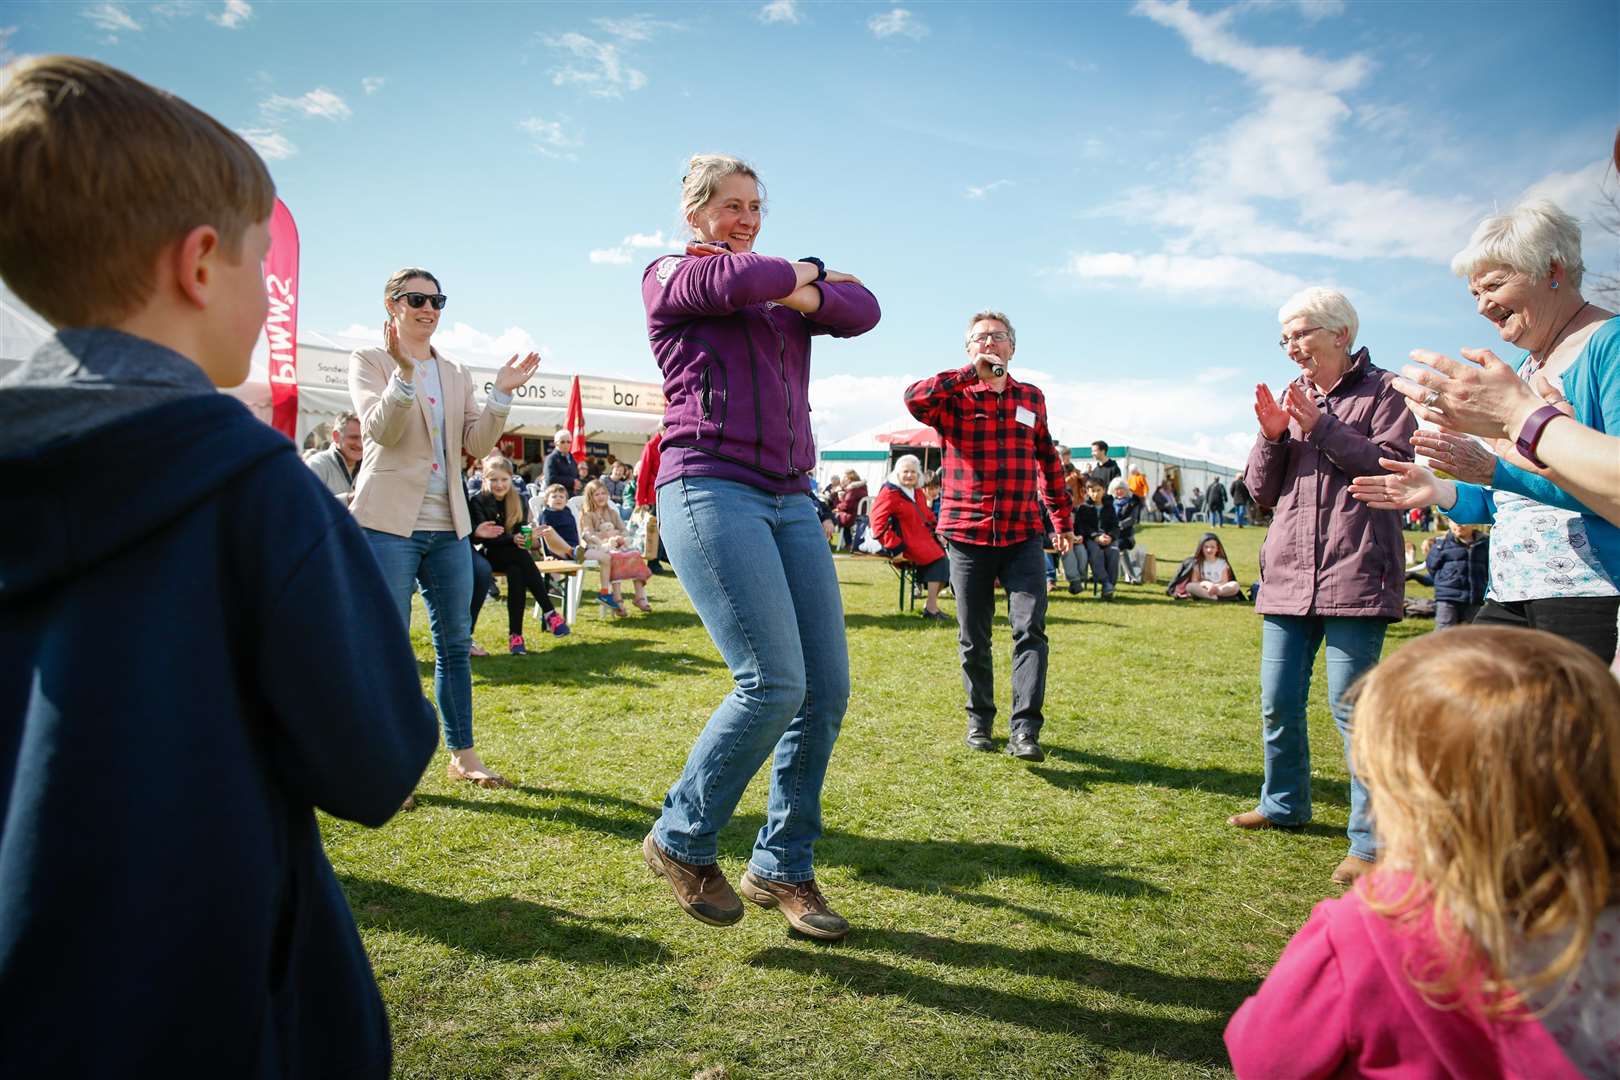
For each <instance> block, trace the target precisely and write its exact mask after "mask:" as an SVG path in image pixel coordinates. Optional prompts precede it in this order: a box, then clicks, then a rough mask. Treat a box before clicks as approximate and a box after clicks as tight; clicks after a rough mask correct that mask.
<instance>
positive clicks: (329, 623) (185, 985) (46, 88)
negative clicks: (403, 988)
mask: <svg viewBox="0 0 1620 1080" xmlns="http://www.w3.org/2000/svg"><path fill="white" fill-rule="evenodd" d="M0 191H4V192H5V197H4V198H3V199H0V276H3V277H4V278H5V280H6V282H7V284H9V285H10V286H11V288H12V289H13V290H14V291H15V292H16V294H17V295H18V297H20V298H21V299H22V300H23V301H24V302H25V303H27V304H29V305H30V306H31V307H33V308H34V310H36V311H38V312H39V313H40V314H41V315H43V316H44V317H45V318H46V319H48V320H49V321H50V322H51V323H52V325H53V326H55V327H56V330H57V332H56V334H55V336H53V337H52V338H51V339H50V340H49V341H48V342H46V343H45V344H44V345H43V346H41V347H40V349H39V350H38V351H37V352H36V353H35V354H34V355H33V356H32V357H31V358H30V359H29V360H28V361H27V362H26V363H24V364H23V366H22V367H21V368H20V369H18V370H17V371H15V372H13V373H12V374H11V375H10V376H8V377H7V378H6V379H4V380H3V381H0V520H3V521H5V522H6V523H7V524H6V527H5V528H4V529H3V530H0V656H3V657H5V662H4V663H3V664H0V1015H3V1016H4V1017H5V1020H4V1022H3V1023H0V1076H8V1077H9V1076H15V1077H24V1076H50V1077H107V1076H154V1075H163V1076H218V1077H227V1076H228V1077H304V1076H310V1077H313V1076H343V1077H348V1078H361V1077H367V1078H370V1077H376V1078H381V1077H385V1076H387V1074H388V1071H389V1066H390V1056H391V1051H390V1045H389V1036H388V1021H387V1017H386V1015H385V1013H384V1011H383V1003H382V999H381V996H380V994H379V993H378V990H377V985H376V981H375V979H374V977H373V975H372V972H371V968H370V965H369V963H368V962H367V960H366V955H365V952H364V951H363V950H362V948H361V945H360V938H359V934H358V933H357V932H356V930H355V925H354V919H353V917H352V915H351V914H350V913H349V909H348V905H347V903H346V901H345V900H344V896H343V893H342V892H341V891H340V890H339V888H338V883H337V879H336V878H335V877H334V875H333V873H332V868H331V866H330V864H328V862H327V861H326V856H325V854H324V853H323V851H322V849H321V838H320V833H319V831H318V829H317V827H316V821H315V814H314V808H315V807H320V808H321V809H323V810H325V811H327V812H328V813H331V814H334V815H337V816H338V817H343V818H348V819H350V820H353V821H358V822H362V823H364V824H367V825H373V826H375V825H381V824H382V823H383V822H385V821H386V820H388V818H389V817H390V816H391V815H392V814H393V813H394V811H395V810H396V809H398V807H399V806H400V804H401V802H402V801H403V800H404V799H405V798H406V796H408V795H409V794H410V792H411V789H412V788H413V787H414V786H415V784H416V781H417V779H418V778H419V777H420V775H421V772H422V768H423V766H424V765H425V764H426V763H427V760H428V756H429V755H430V754H431V753H432V751H433V748H434V745H435V741H436V732H435V729H434V720H433V711H432V708H431V707H430V706H429V705H428V704H427V702H426V701H425V700H424V698H423V696H422V688H421V681H420V679H419V677H418V675H417V670H416V662H415V659H414V657H413V656H412V653H411V649H410V645H409V641H408V639H407V637H406V631H405V627H404V626H403V625H402V624H401V623H400V620H399V614H398V612H397V610H396V609H395V607H394V604H393V601H392V600H391V599H390V597H389V595H388V591H387V588H386V587H385V585H384V583H383V580H382V576H381V574H380V573H379V571H378V570H377V567H376V564H375V561H374V559H373V557H372V555H371V551H370V549H369V547H368V546H367V544H366V541H365V539H364V538H363V537H362V536H361V533H360V530H359V528H358V527H357V526H356V525H355V524H354V522H353V521H352V520H351V519H350V517H349V515H348V514H347V513H346V512H345V511H344V509H343V507H342V506H341V504H339V503H338V502H337V501H336V500H334V499H333V498H332V497H331V496H330V495H328V494H327V493H326V490H325V489H324V488H323V487H322V486H321V484H320V481H319V480H317V479H316V478H315V476H314V474H313V473H311V472H310V471H309V470H308V469H307V468H305V467H304V465H303V464H302V463H301V462H300V461H299V459H298V454H297V453H296V451H295V449H294V447H293V444H292V443H291V442H289V441H288V440H287V439H286V438H285V437H283V436H282V435H280V434H278V433H276V432H275V431H273V430H271V429H270V428H268V427H266V426H265V425H264V424H261V423H260V422H258V421H257V420H255V419H254V418H253V417H252V415H251V414H249V413H248V412H247V410H246V409H245V408H243V407H242V405H241V404H240V403H238V402H237V401H235V400H234V399H232V398H230V397H227V396H225V395H223V394H218V393H216V392H215V389H214V388H215V387H216V386H234V385H236V384H238V383H240V382H241V381H242V380H243V378H244V377H245V376H246V374H247V370H248V357H249V354H250V352H251V351H252V348H253V343H254V340H255V338H256V337H257V334H258V330H259V327H260V325H261V324H262V323H263V321H264V316H265V306H266V305H265V282H264V279H263V271H262V268H261V266H260V261H261V260H262V259H263V257H264V254H265V251H266V248H267V246H268V243H269V240H268V237H269V232H268V224H269V217H270V212H271V209H272V206H273V205H274V199H275V188H274V185H273V184H272V183H271V180H270V176H269V174H268V172H266V170H265V167H264V163H263V162H262V161H260V160H259V158H258V156H257V155H256V154H255V153H254V152H253V150H252V149H251V148H250V147H248V146H247V144H246V143H244V142H243V141H242V139H241V138H239V137H238V136H237V135H235V134H234V133H232V132H231V131H230V130H229V129H227V128H225V127H224V126H223V125H221V124H219V123H218V122H217V121H215V120H213V119H212V118H211V117H209V116H207V115H205V114H203V113H201V112H199V111H198V110H197V109H195V108H193V107H192V106H191V105H188V104H187V103H186V102H184V101H181V100H179V99H178V98H175V97H173V96H171V95H169V94H166V93H163V92H161V91H158V90H155V89H153V88H152V87H150V86H147V85H146V84H144V83H141V82H139V81H138V80H136V79H134V78H132V77H130V76H128V75H126V74H124V73H122V72H119V71H116V70H114V69H112V68H109V67H106V66H105V65H102V64H99V63H96V62H94V61H90V60H82V59H77V58H72V57H61V56H54V57H40V58H34V59H28V60H21V61H18V62H17V63H16V64H14V65H12V66H11V68H10V69H9V70H8V71H6V72H5V73H4V75H0ZM109 461H117V462H118V463H119V464H118V466H117V468H118V470H119V476H120V482H119V484H118V489H117V494H116V495H114V496H112V497H111V499H112V501H111V502H109V501H107V498H106V497H103V498H102V499H101V500H100V501H99V502H98V504H97V506H96V507H95V512H94V513H87V511H86V504H85V501H84V493H83V492H82V490H79V489H78V488H77V484H76V483H75V482H74V481H73V479H72V478H75V477H81V476H87V475H92V474H99V473H105V472H106V470H107V468H108V465H107V463H108V462H109Z"/></svg>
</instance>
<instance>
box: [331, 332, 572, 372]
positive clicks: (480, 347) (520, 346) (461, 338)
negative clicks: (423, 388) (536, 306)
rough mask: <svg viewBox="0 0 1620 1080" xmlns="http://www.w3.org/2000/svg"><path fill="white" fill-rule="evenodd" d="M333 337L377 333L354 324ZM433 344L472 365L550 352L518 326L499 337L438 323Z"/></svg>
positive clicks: (358, 338)
mask: <svg viewBox="0 0 1620 1080" xmlns="http://www.w3.org/2000/svg"><path fill="white" fill-rule="evenodd" d="M333 336H334V337H336V338H338V339H340V340H341V339H344V338H349V339H354V340H356V341H376V340H377V336H378V331H377V327H376V325H375V324H371V325H365V324H362V323H353V324H352V325H350V326H349V327H347V328H346V329H343V330H340V331H338V332H337V333H336V334H335V335H333ZM433 345H434V347H435V348H437V349H439V350H440V351H441V352H444V353H447V354H449V355H450V356H451V357H454V358H455V359H458V360H464V361H467V362H471V363H487V362H489V361H494V362H495V363H497V364H501V363H505V362H506V360H507V358H508V357H510V356H511V355H512V354H513V353H517V354H518V355H519V356H522V355H524V354H526V353H531V352H538V353H540V354H542V356H549V354H550V352H551V350H550V349H549V348H548V347H547V346H544V345H537V344H535V340H534V335H533V334H531V333H529V332H528V331H527V330H525V329H524V328H523V327H521V326H509V327H507V328H506V329H505V330H503V331H501V332H500V333H499V334H486V333H485V332H484V331H482V330H479V329H478V328H477V327H474V326H471V325H469V324H467V323H464V322H458V323H452V324H450V325H449V326H446V325H444V324H443V323H441V324H440V325H439V329H438V331H437V332H436V333H435V334H434V335H433Z"/></svg>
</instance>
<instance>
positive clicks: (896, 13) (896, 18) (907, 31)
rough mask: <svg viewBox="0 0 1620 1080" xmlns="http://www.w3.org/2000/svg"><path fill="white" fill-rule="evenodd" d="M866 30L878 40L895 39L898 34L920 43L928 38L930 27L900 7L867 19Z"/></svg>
mask: <svg viewBox="0 0 1620 1080" xmlns="http://www.w3.org/2000/svg"><path fill="white" fill-rule="evenodd" d="M866 28H867V29H868V30H870V31H872V36H873V37H878V38H886V37H894V36H895V35H897V34H898V35H900V36H902V37H908V38H911V39H912V40H913V41H918V40H921V39H922V38H925V37H927V36H928V27H926V26H924V25H923V24H922V22H921V21H920V20H918V18H917V17H916V16H915V15H913V14H912V13H911V12H909V11H907V10H906V9H905V8H898V7H897V8H895V9H894V10H893V11H886V12H884V13H883V14H882V15H874V16H872V17H871V18H870V19H867V20H866Z"/></svg>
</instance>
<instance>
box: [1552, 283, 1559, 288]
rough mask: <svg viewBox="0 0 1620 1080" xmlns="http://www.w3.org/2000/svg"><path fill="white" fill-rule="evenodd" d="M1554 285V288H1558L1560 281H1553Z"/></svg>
mask: <svg viewBox="0 0 1620 1080" xmlns="http://www.w3.org/2000/svg"><path fill="white" fill-rule="evenodd" d="M1552 287H1553V288H1555V289H1556V288H1558V282H1556V281H1555V282H1553V283H1552Z"/></svg>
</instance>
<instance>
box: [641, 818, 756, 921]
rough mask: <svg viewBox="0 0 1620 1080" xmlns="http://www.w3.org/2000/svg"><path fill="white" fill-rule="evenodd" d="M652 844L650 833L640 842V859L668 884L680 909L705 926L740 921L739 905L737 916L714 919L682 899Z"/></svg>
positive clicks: (655, 875)
mask: <svg viewBox="0 0 1620 1080" xmlns="http://www.w3.org/2000/svg"><path fill="white" fill-rule="evenodd" d="M652 844H653V838H652V836H651V835H649V836H648V837H647V839H645V840H643V841H642V842H641V861H642V862H644V863H646V864H647V870H648V872H649V873H651V874H652V876H653V877H655V878H659V879H660V880H662V881H663V883H664V884H665V885H668V886H669V891H670V895H672V896H673V897H675V903H676V905H678V906H679V907H680V909H681V910H682V911H684V912H686V913H687V914H688V915H690V916H692V918H694V919H696V920H697V921H698V922H700V923H703V924H705V925H707V926H735V925H736V924H737V923H739V922H741V921H742V917H743V909H742V908H741V907H738V908H737V917H736V918H734V919H716V918H713V917H711V916H708V915H705V914H703V913H702V912H701V911H698V910H697V909H696V908H694V907H692V906H691V905H690V904H688V903H687V902H686V901H685V900H682V899H681V894H680V893H678V892H676V891H675V883H674V882H672V881H670V880H669V875H668V874H666V873H665V872H664V868H663V859H662V858H661V857H660V856H659V854H658V852H657V849H656V848H654V847H653V846H652Z"/></svg>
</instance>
